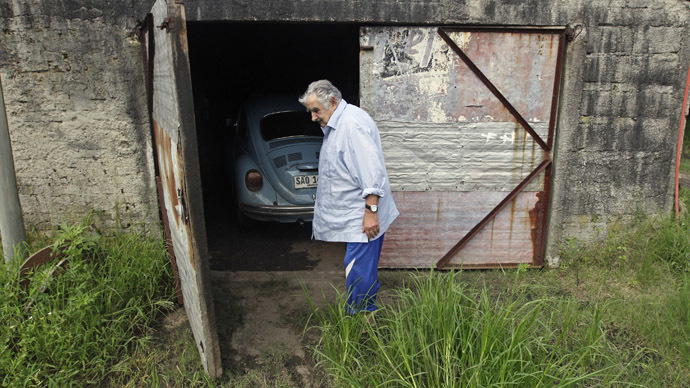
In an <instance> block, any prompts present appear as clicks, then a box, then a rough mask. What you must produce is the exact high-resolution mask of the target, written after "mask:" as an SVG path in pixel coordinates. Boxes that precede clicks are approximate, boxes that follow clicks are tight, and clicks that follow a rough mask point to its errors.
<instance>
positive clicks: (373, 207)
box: [370, 205, 379, 213]
mask: <svg viewBox="0 0 690 388" xmlns="http://www.w3.org/2000/svg"><path fill="white" fill-rule="evenodd" d="M370 207H371V211H373V212H374V213H376V212H377V211H378V210H379V207H378V206H376V205H371V206H370Z"/></svg>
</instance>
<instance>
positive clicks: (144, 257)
mask: <svg viewBox="0 0 690 388" xmlns="http://www.w3.org/2000/svg"><path fill="white" fill-rule="evenodd" d="M53 248H54V251H55V252H58V251H62V252H63V253H64V255H65V256H64V259H65V260H66V263H67V266H66V267H65V268H64V270H60V269H57V270H55V271H54V272H53V273H51V271H53V270H54V269H55V268H56V266H55V264H56V263H57V261H58V259H56V260H53V262H50V263H47V264H45V265H43V266H40V267H39V268H38V269H36V270H35V271H34V272H33V273H31V274H30V275H29V279H30V283H29V284H28V286H22V285H21V284H20V280H21V279H20V274H19V264H20V263H12V264H9V265H7V264H4V260H0V261H1V262H2V263H3V264H0V284H1V287H2V292H1V293H0V321H2V325H0V385H1V386H3V387H25V386H52V387H67V386H80V387H81V386H98V385H100V383H101V382H102V381H103V380H104V379H105V378H106V376H107V375H108V373H109V371H110V370H111V368H112V367H113V365H115V364H116V363H117V362H118V361H119V360H120V359H121V358H123V357H126V356H127V355H128V354H129V353H130V352H134V351H136V350H137V348H138V347H139V345H140V344H141V343H143V342H145V341H146V340H147V335H148V334H149V328H150V326H151V324H152V323H153V321H154V319H155V318H156V316H157V315H158V313H159V312H160V311H162V310H165V309H168V308H170V307H171V306H172V297H173V292H174V290H173V288H172V286H171V284H172V283H171V281H170V276H171V275H170V265H169V263H168V258H167V257H166V250H165V249H164V246H163V241H162V239H160V238H151V237H149V236H146V235H144V234H143V233H134V232H131V233H124V234H113V235H107V236H106V235H101V234H97V233H95V232H94V231H92V230H90V229H89V228H88V227H87V226H85V225H74V226H68V225H62V228H61V230H60V231H59V233H58V235H57V238H56V239H55V241H54V243H53ZM33 250H35V249H33ZM33 250H32V251H33Z"/></svg>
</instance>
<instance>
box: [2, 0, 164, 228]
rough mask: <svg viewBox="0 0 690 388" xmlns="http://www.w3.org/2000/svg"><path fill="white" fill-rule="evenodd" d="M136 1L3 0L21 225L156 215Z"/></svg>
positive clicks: (141, 7)
mask: <svg viewBox="0 0 690 388" xmlns="http://www.w3.org/2000/svg"><path fill="white" fill-rule="evenodd" d="M138 3H140V2H137V1H124V2H120V1H119V2H115V3H113V2H109V1H79V2H74V1H55V2H44V1H37V0H34V1H3V2H1V3H0V25H1V26H2V31H3V35H2V38H1V40H0V73H2V78H3V81H4V85H3V86H4V87H5V99H6V105H7V115H8V121H9V127H10V136H11V138H12V145H13V149H14V159H15V166H16V172H17V179H18V185H19V191H20V197H21V203H22V207H23V213H24V218H25V220H26V223H27V226H29V227H32V226H33V227H36V228H38V229H49V228H51V227H53V226H55V225H59V224H60V222H62V221H79V220H81V219H82V218H83V217H85V216H86V215H87V214H89V213H90V212H91V211H95V212H96V214H99V215H100V216H102V220H103V221H104V223H105V225H109V226H110V227H113V226H114V224H115V220H116V218H118V217H119V222H120V223H121V226H124V227H126V226H128V225H129V224H147V225H149V224H150V225H154V226H155V225H157V223H158V209H157V199H156V191H155V184H154V177H153V171H154V170H153V159H152V156H151V152H152V151H151V150H152V148H151V136H150V131H149V126H148V117H147V110H146V92H145V88H144V82H143V80H144V76H143V67H142V65H141V52H140V47H139V44H138V42H137V41H136V40H135V39H134V37H133V35H132V33H133V31H134V29H135V27H136V24H137V19H138V18H143V16H145V14H146V12H147V8H148V7H147V6H146V5H145V4H138Z"/></svg>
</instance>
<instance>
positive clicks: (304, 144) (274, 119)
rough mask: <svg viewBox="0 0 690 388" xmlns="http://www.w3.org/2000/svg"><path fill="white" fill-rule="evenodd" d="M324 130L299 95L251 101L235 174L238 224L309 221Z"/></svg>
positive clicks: (240, 129)
mask: <svg viewBox="0 0 690 388" xmlns="http://www.w3.org/2000/svg"><path fill="white" fill-rule="evenodd" d="M322 142H323V131H322V130H321V128H320V127H319V125H318V124H316V123H314V122H312V121H311V117H310V115H309V114H308V113H307V111H306V109H305V108H304V106H302V104H300V103H299V102H298V101H297V98H296V97H290V96H269V97H255V98H252V99H249V100H248V101H247V102H246V103H245V104H244V105H243V106H242V107H241V108H240V111H239V114H238V118H237V122H236V124H235V134H234V142H233V152H232V155H233V157H232V160H233V162H232V175H233V184H234V194H235V195H234V197H235V202H236V205H237V220H238V223H239V224H240V225H246V224H247V223H248V221H251V219H253V220H259V221H277V222H283V223H288V222H298V223H303V222H310V221H311V220H312V218H313V215H314V198H315V196H316V186H317V184H318V162H319V151H320V150H321V144H322Z"/></svg>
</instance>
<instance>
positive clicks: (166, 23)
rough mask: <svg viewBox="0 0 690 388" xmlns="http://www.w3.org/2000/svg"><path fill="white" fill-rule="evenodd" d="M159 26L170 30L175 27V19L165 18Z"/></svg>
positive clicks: (167, 30)
mask: <svg viewBox="0 0 690 388" xmlns="http://www.w3.org/2000/svg"><path fill="white" fill-rule="evenodd" d="M158 28H159V29H161V30H165V31H166V32H170V30H172V28H173V21H172V20H170V18H165V20H163V23H161V25H160V26H158Z"/></svg>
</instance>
